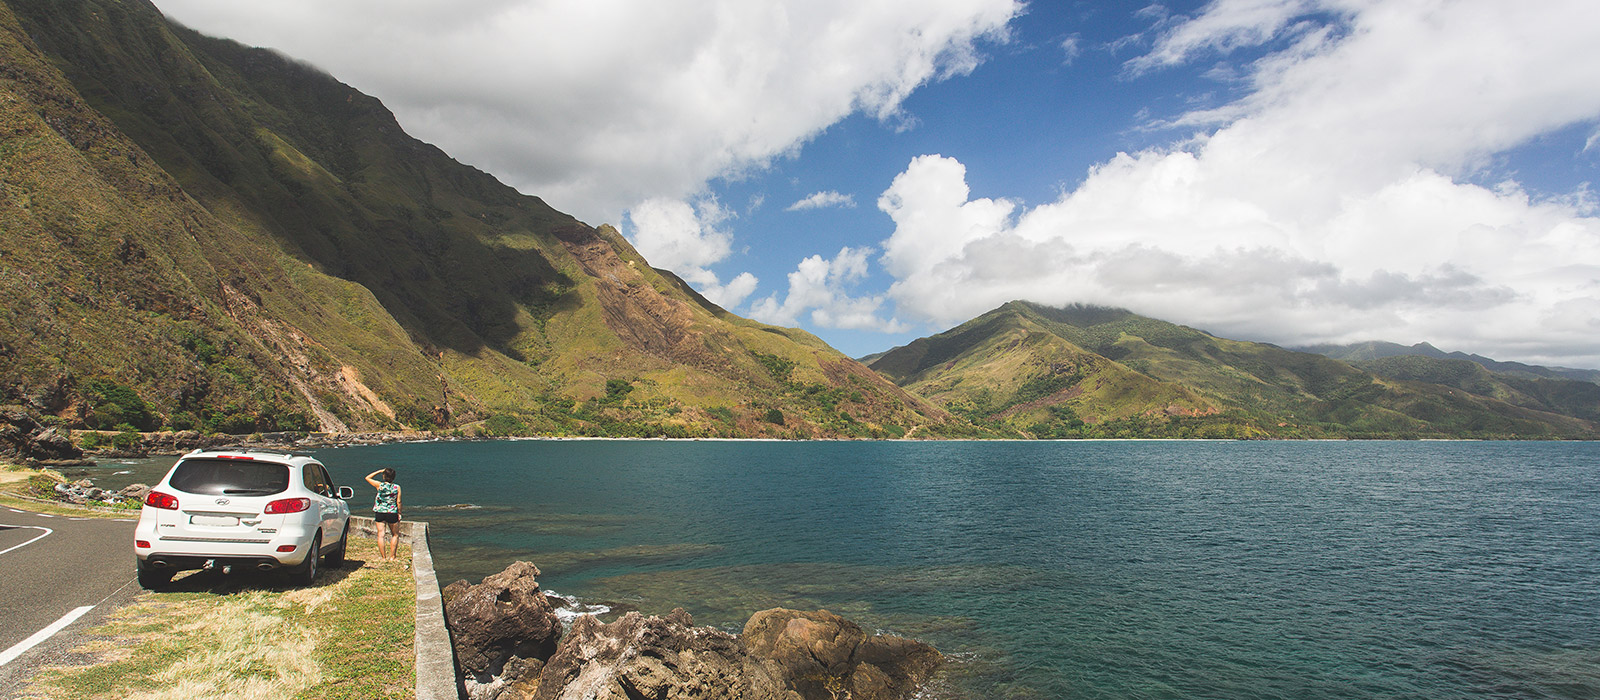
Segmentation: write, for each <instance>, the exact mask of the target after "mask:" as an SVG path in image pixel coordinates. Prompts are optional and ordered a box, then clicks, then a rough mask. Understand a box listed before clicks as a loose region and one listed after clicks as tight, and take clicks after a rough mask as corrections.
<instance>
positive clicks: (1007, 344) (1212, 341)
mask: <svg viewBox="0 0 1600 700" xmlns="http://www.w3.org/2000/svg"><path fill="white" fill-rule="evenodd" d="M869 366H870V367H872V368H873V369H874V370H876V371H879V372H880V373H882V374H884V376H886V377H888V378H889V379H891V380H892V381H895V382H896V383H897V384H900V385H901V386H903V387H905V388H907V389H908V390H909V391H911V392H913V393H916V394H919V395H922V396H924V397H926V398H928V399H929V400H931V401H933V402H934V403H937V404H940V405H943V406H945V407H947V408H949V409H950V410H951V411H953V412H955V413H957V414H959V415H963V416H965V417H968V418H969V419H971V420H974V421H975V422H977V423H979V424H980V425H987V426H989V427H994V428H996V429H999V428H1002V427H1003V428H1008V429H1011V430H1015V431H1017V433H1018V434H1021V435H1028V436H1032V437H1134V436H1147V437H1290V438H1303V437H1593V436H1595V435H1596V434H1597V433H1600V430H1597V426H1596V424H1595V423H1594V422H1593V421H1594V418H1595V417H1596V413H1597V412H1596V411H1595V410H1594V404H1592V403H1585V402H1587V401H1589V400H1590V398H1591V397H1590V395H1589V393H1588V389H1587V388H1586V386H1587V385H1582V386H1575V385H1572V384H1552V385H1549V386H1543V385H1521V384H1515V383H1514V382H1513V383H1507V382H1503V381H1502V382H1499V383H1497V384H1494V385H1493V386H1492V387H1490V388H1484V387H1479V386H1476V385H1474V386H1472V388H1474V389H1477V390H1476V391H1468V390H1466V386H1465V385H1460V386H1453V385H1446V384H1440V383H1438V382H1437V381H1430V380H1437V379H1439V377H1432V376H1429V375H1427V374H1426V373H1424V372H1421V371H1417V372H1412V373H1409V374H1407V373H1401V372H1398V371H1390V372H1387V373H1385V372H1381V371H1374V370H1369V369H1367V368H1365V366H1364V365H1362V364H1361V363H1355V364H1351V363H1346V362H1342V361H1339V360H1335V359H1332V358H1329V357H1325V356H1322V355H1317V354H1312V353H1303V352H1296V351H1292V350H1286V349H1284V348H1280V347H1277V346H1274V345H1270V344H1265V343H1250V342H1244V341H1235V340H1229V339H1226V338H1220V337H1217V336H1214V335H1212V334H1210V333H1207V332H1205V331H1202V330H1198V329H1194V328H1189V327H1186V326H1181V325H1177V324H1172V323H1168V322H1165V321H1159V320H1156V319H1150V318H1146V317H1142V316H1138V315H1136V314H1134V313H1132V312H1130V311H1128V310H1126V309H1117V308H1110V307H1095V306H1085V305H1073V306H1068V307H1062V308H1055V307H1048V306H1044V305H1040V304H1034V303H1031V302H1025V301H1012V302H1008V303H1007V304H1004V305H1002V306H1000V307H998V308H996V309H994V310H992V311H990V312H988V313H986V314H982V315H980V316H978V317H977V318H974V319H972V320H970V321H968V322H966V323H964V324H961V325H959V326H957V327H955V328H952V329H950V330H947V331H945V332H943V333H939V334H936V335H933V336H929V337H927V338H919V339H917V340H914V341H912V342H911V343H908V344H906V345H903V346H900V347H899V348H895V349H893V350H890V351H887V352H885V353H883V354H882V355H881V356H878V357H876V358H874V359H872V361H871V362H870V364H869ZM1375 369H1381V368H1375ZM1540 381H1554V380H1540ZM1458 390H1460V391H1458ZM1597 395H1600V394H1597ZM1508 399H1510V400H1508Z"/></svg>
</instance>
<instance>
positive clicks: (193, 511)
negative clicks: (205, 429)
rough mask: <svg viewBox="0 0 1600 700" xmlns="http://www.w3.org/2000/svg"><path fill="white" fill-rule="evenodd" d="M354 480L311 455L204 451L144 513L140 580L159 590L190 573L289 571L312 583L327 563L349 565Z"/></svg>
mask: <svg viewBox="0 0 1600 700" xmlns="http://www.w3.org/2000/svg"><path fill="white" fill-rule="evenodd" d="M353 496H355V491H353V490H351V489H350V487H348V486H340V487H338V488H337V489H335V487H334V486H333V480H332V479H330V478H328V470H327V469H326V468H324V467H323V466H322V464H321V463H319V462H317V460H315V459H312V458H310V457H306V456H303V455H291V454H280V453H275V452H256V451H251V450H242V451H241V450H226V449H224V450H195V451H194V452H190V453H189V454H186V455H184V456H183V458H182V459H179V460H178V463H177V464H175V465H173V466H172V470H171V471H168V472H167V476H166V477H165V478H163V479H162V480H161V483H159V484H157V485H156V486H155V488H153V489H151V491H150V496H149V497H148V498H146V499H145V500H144V508H143V509H141V510H140V511H139V526H138V527H137V528H136V529H135V530H134V535H133V539H134V542H133V552H134V555H135V556H136V557H137V559H138V570H139V585H141V586H144V587H145V588H156V587H159V586H161V585H163V584H166V583H167V582H169V581H171V580H172V575H173V574H175V573H177V572H179V571H185V570H188V569H210V568H213V567H219V568H223V569H224V570H227V569H229V568H230V567H234V566H249V567H253V568H256V569H260V570H262V571H267V570H271V569H277V568H280V567H286V568H287V569H288V570H289V577H290V580H291V581H292V582H293V583H294V584H295V585H300V586H306V585H310V584H311V582H312V581H313V580H315V579H316V577H317V560H318V559H320V558H324V557H325V558H326V560H327V564H328V566H334V567H337V566H339V565H341V564H343V563H344V549H345V539H346V538H347V537H348V536H349V534H350V505H349V504H348V503H345V499H348V498H351V497H353Z"/></svg>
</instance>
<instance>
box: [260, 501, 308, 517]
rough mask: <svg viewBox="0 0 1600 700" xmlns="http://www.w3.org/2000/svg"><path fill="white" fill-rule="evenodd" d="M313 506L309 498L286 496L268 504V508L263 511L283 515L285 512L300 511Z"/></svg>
mask: <svg viewBox="0 0 1600 700" xmlns="http://www.w3.org/2000/svg"><path fill="white" fill-rule="evenodd" d="M310 507H311V499H309V498H285V499H282V500H278V501H273V502H271V503H268V504H267V509H266V510H264V511H261V512H263V513H266V514H267V515H281V514H283V513H298V512H300V511H302V510H306V509H308V508H310Z"/></svg>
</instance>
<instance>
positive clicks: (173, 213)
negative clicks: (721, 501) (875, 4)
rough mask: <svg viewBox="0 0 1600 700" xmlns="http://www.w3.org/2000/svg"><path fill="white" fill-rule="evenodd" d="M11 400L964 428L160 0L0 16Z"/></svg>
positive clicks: (5, 360) (189, 416)
mask: <svg viewBox="0 0 1600 700" xmlns="http://www.w3.org/2000/svg"><path fill="white" fill-rule="evenodd" d="M0 95H3V97H4V99H3V100H0V134H3V136H0V227H3V233H4V235H3V236H0V295H3V298H4V299H5V304H4V309H3V310H0V394H3V398H4V400H5V401H7V402H14V403H24V404H27V405H29V406H30V407H32V408H33V409H35V410H36V411H38V412H41V413H44V414H47V415H52V416H55V420H59V421H63V422H65V423H66V424H67V425H71V426H90V427H102V428H112V427H117V426H122V427H124V428H127V427H133V428H140V429H156V428H162V427H167V428H179V429H183V428H200V429H206V430H213V431H220V432H251V431H269V430H317V429H320V430H335V431H345V430H368V429H397V428H428V429H447V428H454V427H460V426H464V425H476V426H477V429H478V430H480V431H482V432H486V433H489V434H521V433H529V432H540V433H554V434H593V435H673V436H702V435H703V436H718V435H721V436H776V437H811V436H898V435H902V434H905V433H906V432H908V431H918V434H921V435H951V434H955V435H959V434H967V433H968V432H970V430H971V428H970V426H967V425H966V424H965V423H964V422H962V421H959V420H957V419H954V418H952V417H951V416H950V415H948V414H947V413H945V412H944V411H942V410H940V409H938V408H936V407H933V406H931V405H929V404H927V403H925V402H923V401H922V400H920V399H918V398H916V397H914V396H911V395H909V394H907V393H906V392H904V391H903V390H901V389H900V388H899V387H897V386H895V385H893V384H891V383H889V382H887V381H884V380H883V379H882V377H880V376H879V375H877V374H875V373H873V372H871V371H870V370H868V369H866V368H865V367H864V366H862V365H860V364H859V363H856V362H854V361H853V360H850V359H849V358H847V357H844V356H842V355H841V354H839V353H838V352H836V351H834V350H833V349H832V348H829V347H828V346H827V345H826V344H824V343H823V342H822V341H820V340H819V339H817V338H816V337H814V336H812V335H810V334H808V333H805V332H803V331H799V330H794V329H784V328H776V327H772V326H766V325H763V324H759V323H755V322H752V321H749V320H746V319H743V318H739V317H737V316H734V315H732V314H730V313H728V312H726V311H725V310H723V309H721V308H718V307H716V306H715V305H713V304H711V303H709V302H708V301H706V300H705V299H704V298H702V297H700V296H699V295H698V294H695V293H694V292H693V291H692V290H690V289H689V288H688V287H687V285H685V284H684V283H683V282H682V281H681V280H679V279H678V278H676V277H675V276H673V275H672V274H670V273H667V272H664V271H661V270H655V269H652V268H651V267H650V265H649V264H648V263H647V262H646V261H645V260H644V259H643V258H642V257H640V255H639V254H638V252H637V251H635V250H634V249H633V248H632V247H631V246H630V245H629V244H628V243H627V242H626V241H625V240H624V239H623V238H622V237H621V236H620V235H618V233H617V232H616V231H615V230H614V229H611V228H610V227H607V226H601V227H599V228H593V227H590V226H587V225H585V224H583V223H582V222H579V221H577V220H575V219H573V218H572V217H570V216H567V215H565V214H562V213H561V212H558V211H556V210H554V209H552V208H550V207H549V206H547V205H546V204H545V203H544V202H543V201H541V200H539V199H538V198H536V197H530V196H525V195H522V194H519V193H518V192H516V191H515V190H513V189H511V188H510V187H507V186H505V185H504V184H502V183H500V182H498V181H496V180H495V179H494V178H492V177H490V176H489V175H487V174H485V173H483V172H480V171H478V170H475V169H473V168H471V167H468V166H465V165H462V164H460V163H458V162H456V161H454V160H452V159H451V158H450V157H449V156H448V155H446V154H445V153H443V152H442V151H440V150H439V149H437V148H435V147H433V146H430V145H428V144H426V143H422V142H420V141H417V140H415V139H413V138H411V137H410V136H408V135H406V134H405V132H404V131H403V130H402V129H401V128H400V126H399V124H398V123H397V122H396V121H395V119H394V116H393V115H392V114H391V113H390V112H389V111H388V110H387V109H386V108H384V106H383V105H382V104H381V103H380V102H379V101H378V100H376V99H374V98H372V97H369V96H367V95H363V94H361V93H360V92H358V91H356V90H354V89H352V88H350V87H349V86H347V85H344V84H342V83H340V82H338V81H337V80H335V79H333V78H332V77H330V76H328V75H326V74H323V73H321V72H319V71H317V70H315V69H313V68H310V67H308V66H306V65H304V64H301V63H297V62H295V61H293V60H290V59H287V58H285V57H282V56H280V55H277V54H274V53H272V52H269V51H264V50H260V49H251V48H246V47H243V46H240V45H238V44H235V43H232V42H228V41H222V40H217V39H211V38H207V37H204V36H201V35H199V34H197V33H195V32H193V31H190V30H187V29H185V28H183V27H180V26H177V25H174V24H171V23H169V22H167V21H166V20H165V19H164V18H163V17H162V16H161V15H160V13H159V12H158V11H157V10H156V9H155V7H154V6H152V5H151V4H149V2H148V1H147V0H120V1H119V0H5V2H4V3H0Z"/></svg>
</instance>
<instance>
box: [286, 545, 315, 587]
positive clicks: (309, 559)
mask: <svg viewBox="0 0 1600 700" xmlns="http://www.w3.org/2000/svg"><path fill="white" fill-rule="evenodd" d="M321 551H322V533H320V532H319V533H317V534H316V536H314V537H312V538H311V551H309V552H306V560H305V561H303V562H300V565H299V566H296V567H294V568H293V569H290V570H289V582H290V583H292V584H294V585H296V586H309V585H311V584H312V583H313V582H315V581H316V580H317V562H318V561H319V560H321V559H322V556H321V555H320V554H318V552H321Z"/></svg>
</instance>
